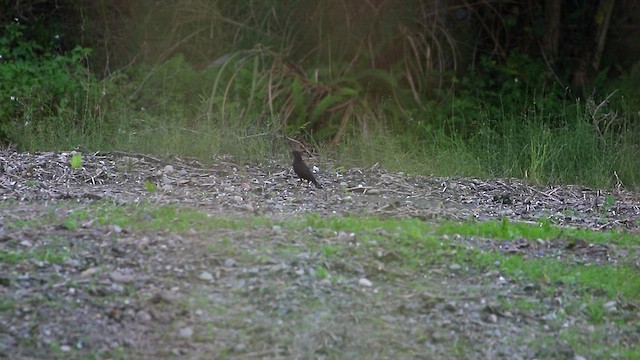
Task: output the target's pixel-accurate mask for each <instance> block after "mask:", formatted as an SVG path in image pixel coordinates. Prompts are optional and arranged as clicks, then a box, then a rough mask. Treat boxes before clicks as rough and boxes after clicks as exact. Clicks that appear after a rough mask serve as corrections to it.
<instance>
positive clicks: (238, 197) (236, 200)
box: [231, 195, 244, 204]
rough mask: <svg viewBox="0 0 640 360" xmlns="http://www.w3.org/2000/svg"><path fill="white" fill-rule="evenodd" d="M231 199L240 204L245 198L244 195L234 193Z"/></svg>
mask: <svg viewBox="0 0 640 360" xmlns="http://www.w3.org/2000/svg"><path fill="white" fill-rule="evenodd" d="M231 201H233V202H234V203H236V204H240V203H242V202H243V201H244V200H243V199H242V196H239V195H234V196H232V197H231Z"/></svg>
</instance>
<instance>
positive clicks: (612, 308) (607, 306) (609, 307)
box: [603, 300, 618, 313]
mask: <svg viewBox="0 0 640 360" xmlns="http://www.w3.org/2000/svg"><path fill="white" fill-rule="evenodd" d="M617 305H618V303H617V302H616V301H615V300H613V301H608V302H606V303H604V305H603V306H604V311H606V312H608V313H613V312H616V311H618V309H617Z"/></svg>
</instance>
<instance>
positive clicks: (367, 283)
mask: <svg viewBox="0 0 640 360" xmlns="http://www.w3.org/2000/svg"><path fill="white" fill-rule="evenodd" d="M358 284H360V285H361V286H366V287H371V286H373V283H372V282H371V281H370V280H369V279H366V278H360V280H358Z"/></svg>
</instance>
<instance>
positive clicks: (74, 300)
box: [0, 150, 640, 360]
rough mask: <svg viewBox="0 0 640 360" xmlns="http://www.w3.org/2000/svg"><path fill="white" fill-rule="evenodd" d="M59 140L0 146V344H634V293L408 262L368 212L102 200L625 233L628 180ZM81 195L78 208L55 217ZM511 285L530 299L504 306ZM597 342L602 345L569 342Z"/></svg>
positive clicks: (581, 251)
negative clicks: (308, 169) (474, 174)
mask: <svg viewBox="0 0 640 360" xmlns="http://www.w3.org/2000/svg"><path fill="white" fill-rule="evenodd" d="M73 154H74V153H73V152H70V153H36V154H28V153H18V152H14V151H11V150H3V151H0V198H1V199H2V203H1V205H0V219H1V221H0V255H2V258H1V260H2V261H0V296H1V297H2V299H3V300H2V302H1V303H0V310H1V312H0V357H6V358H16V359H22V358H25V359H29V358H55V357H58V358H136V359H137V358H189V359H192V358H193V359H210V358H238V359H250V358H260V359H264V358H273V359H275V358H304V359H307V358H308V359H333V358H335V359H355V358H361V359H374V358H380V359H397V358H417V359H457V358H466V359H486V358H491V359H499V358H502V359H550V358H554V359H576V360H578V359H592V358H593V359H596V358H624V355H623V354H624V352H621V351H622V350H624V349H629V348H633V347H634V346H636V347H637V346H638V345H637V344H638V342H639V340H640V336H639V335H638V333H639V331H640V328H639V326H638V323H640V311H639V310H638V303H637V302H633V301H628V300H621V299H616V298H613V299H604V300H606V301H604V304H603V311H604V312H605V313H606V314H607V316H605V320H604V321H601V322H598V323H596V324H594V323H593V322H592V321H589V319H588V317H587V315H586V313H587V311H582V312H581V311H575V310H572V309H570V308H569V307H572V306H578V307H579V306H580V303H581V299H580V298H579V297H580V296H582V295H577V294H576V293H575V292H574V290H573V289H572V288H571V287H570V286H568V285H566V284H553V287H551V286H548V284H532V283H522V282H521V281H518V280H517V279H510V278H508V277H505V276H503V274H500V273H499V272H497V271H486V272H478V271H474V270H473V269H470V268H469V267H468V266H467V265H465V264H458V263H455V262H450V263H438V264H435V265H433V264H427V263H425V265H424V266H418V268H416V269H414V270H412V271H408V270H407V267H406V266H403V264H402V263H401V259H402V257H401V256H400V255H399V254H397V253H396V252H394V249H393V248H390V247H389V246H385V245H384V244H383V243H380V244H378V243H376V241H377V240H372V239H374V238H375V239H381V238H382V239H385V238H389V239H391V240H393V239H395V238H394V237H395V236H396V234H395V233H393V232H385V231H383V230H381V229H370V230H368V231H365V232H342V231H340V232H332V231H324V230H326V229H314V228H308V229H306V230H305V231H303V232H300V231H294V230H291V229H289V228H287V227H282V226H279V225H272V226H271V225H269V226H267V225H258V226H245V227H243V228H241V229H230V228H220V229H213V230H198V227H196V228H194V229H191V230H189V229H187V230H185V231H171V232H169V231H167V230H164V229H158V230H153V229H146V230H138V229H136V228H126V227H125V228H122V227H120V226H117V225H114V224H112V223H109V222H108V221H103V220H104V219H103V218H102V217H101V216H102V215H101V214H100V213H99V209H100V208H101V206H107V205H108V206H111V207H113V206H115V207H118V206H122V207H123V208H128V209H131V208H132V207H135V206H140V207H144V206H145V204H147V205H146V206H148V204H152V205H153V206H155V205H158V206H159V205H165V204H173V205H179V206H180V207H186V208H190V209H195V210H198V211H201V212H204V213H206V214H208V215H209V216H210V217H211V218H212V219H217V218H226V219H228V218H234V219H238V220H243V219H244V220H246V221H247V224H249V223H250V222H251V219H255V218H256V217H261V218H267V219H273V221H274V223H275V222H282V221H285V220H287V219H290V218H292V217H294V216H295V215H297V214H318V216H319V217H320V218H323V217H328V216H342V215H356V216H359V215H375V216H378V217H382V218H416V219H420V220H422V221H425V222H429V223H438V222H440V221H443V220H480V221H483V220H499V219H503V218H507V219H509V220H510V221H519V222H531V223H537V222H538V221H540V220H541V219H549V220H550V221H551V222H552V223H554V224H556V225H559V226H563V227H571V228H588V229H594V230H622V229H624V230H625V231H628V232H630V233H637V232H638V230H639V228H640V221H638V219H639V216H640V197H639V196H638V194H637V193H634V192H631V191H627V190H624V188H623V186H622V184H620V185H621V186H618V187H617V188H616V189H613V190H612V191H602V190H598V189H588V188H585V187H582V186H554V187H536V186H532V185H530V184H527V183H526V182H523V181H521V180H516V179H498V180H482V179H473V178H444V177H435V176H429V177H424V176H407V175H405V174H402V173H389V172H385V171H384V170H383V169H380V168H379V167H378V166H373V167H371V168H367V169H357V168H352V169H343V168H342V167H338V166H337V165H336V164H334V163H331V162H321V163H318V162H317V159H311V160H307V163H308V164H309V165H319V166H320V168H321V170H320V171H319V172H318V174H317V177H318V179H319V181H320V183H321V184H322V185H323V187H324V188H323V189H315V188H314V187H312V186H308V185H307V184H300V183H299V181H298V180H297V178H296V177H295V175H294V174H293V171H292V170H291V167H290V164H288V163H285V162H283V161H270V162H266V163H263V164H249V165H242V164H236V163H234V162H233V159H231V158H224V157H220V158H216V159H215V161H214V162H213V165H209V166H205V165H203V164H201V163H199V162H197V161H195V160H190V159H180V158H170V159H158V158H154V157H151V156H146V155H139V154H125V153H95V154H83V156H82V160H83V163H82V166H81V167H79V168H75V169H72V168H71V167H70V165H69V164H70V159H71V156H72V155H73ZM151 188H153V189H155V190H153V191H150V189H151ZM80 211H81V212H83V213H84V214H86V215H85V216H83V218H81V219H77V223H76V222H72V223H69V221H70V220H69V214H70V213H72V212H75V213H78V212H80ZM153 216H154V215H148V216H147V215H145V214H142V216H141V217H140V218H139V219H140V221H147V220H148V221H152V220H153V219H152V217H153ZM146 217H149V219H147V218H146ZM74 221H75V220H74ZM391 240H390V241H391ZM443 240H446V241H447V242H448V243H449V242H450V243H451V244H452V246H451V247H452V249H451V251H453V252H455V251H463V250H464V249H468V248H475V249H483V250H487V251H500V252H502V253H505V254H519V255H521V256H523V257H525V258H540V257H549V258H552V259H559V260H567V259H568V260H570V261H575V262H578V263H580V264H592V265H593V266H599V265H602V264H616V263H619V262H623V263H628V264H631V265H633V266H635V268H636V269H639V270H640V262H639V261H638V253H639V252H638V246H635V247H633V246H630V247H616V246H614V245H602V244H600V245H598V244H588V243H585V242H583V241H581V240H579V239H578V240H575V239H574V240H571V239H558V241H545V240H540V241H538V242H537V243H532V242H529V241H526V240H522V239H521V240H515V241H512V242H508V243H505V242H504V241H501V240H499V239H478V238H473V237H462V236H455V235H452V236H445V237H444V238H443ZM363 244H364V245H366V246H364V245H363ZM323 246H324V247H329V248H333V247H336V248H338V247H339V248H340V249H341V253H340V256H339V257H338V256H333V257H327V256H323V253H322V250H321V249H322V248H323ZM447 251H449V250H447ZM16 254H28V256H22V257H20V256H18V255H16ZM320 269H324V271H327V272H328V273H329V274H331V277H327V276H325V274H322V273H319V272H321V270H320ZM551 288H552V289H554V290H553V292H549V291H548V290H549V289H551ZM594 296H597V294H594ZM523 301H530V302H531V303H533V304H536V305H535V306H533V307H532V309H531V310H530V311H525V310H522V309H521V308H517V309H519V310H517V311H515V310H513V308H511V307H508V306H505V303H509V302H523ZM568 334H569V335H568ZM594 341H597V342H601V343H602V344H603V347H602V348H593V347H588V348H587V347H583V346H584V345H585V344H590V343H592V342H594ZM634 344H635V345H634Z"/></svg>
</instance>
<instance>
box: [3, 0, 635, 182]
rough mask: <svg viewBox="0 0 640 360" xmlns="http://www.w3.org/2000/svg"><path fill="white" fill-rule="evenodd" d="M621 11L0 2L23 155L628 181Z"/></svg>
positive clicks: (622, 2)
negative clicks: (327, 160) (271, 160)
mask: <svg viewBox="0 0 640 360" xmlns="http://www.w3.org/2000/svg"><path fill="white" fill-rule="evenodd" d="M638 38H640V4H639V3H638V2H636V1H632V0H618V1H615V0H601V1H598V2H594V1H583V0H559V1H553V0H545V1H508V0H479V1H473V2H472V1H467V0H430V1H427V0H414V1H396V0H366V1H365V0H358V1H347V0H313V1H311V0H284V1H275V0H259V1H257V0H256V1H252V0H244V1H228V0H219V1H209V0H180V1H169V0H138V1H124V0H114V1H106V0H98V1H95V0H58V1H55V2H52V1H40V0H26V1H19V2H16V1H10V0H1V1H0V94H2V96H1V97H0V139H1V140H2V141H3V142H4V143H6V144H15V145H16V146H17V147H18V149H19V150H24V151H36V150H59V149H70V148H80V149H87V150H110V149H120V150H129V151H138V152H147V153H155V154H167V155H168V154H176V155H189V156H196V157H199V158H202V159H210V158H211V155H212V154H215V153H230V154H233V155H235V156H237V157H239V158H241V159H253V160H258V159H261V158H266V157H272V156H274V155H277V156H280V157H282V158H284V157H288V155H287V146H288V142H287V137H290V138H296V139H299V140H303V141H305V142H307V143H309V144H310V145H312V146H313V147H314V148H316V149H318V150H319V151H320V152H323V153H325V154H327V155H330V156H332V157H334V158H336V159H338V160H340V161H342V162H343V163H353V164H365V163H366V164H373V163H376V162H379V163H381V164H382V165H383V166H385V167H387V168H389V169H392V170H403V171H405V172H410V173H437V174H440V175H457V176H458V175H459V176H480V177H519V178H528V179H530V180H531V181H534V182H537V183H542V184H543V183H582V184H585V185H590V186H603V187H607V186H616V185H617V186H620V185H624V186H627V187H637V186H638V185H639V184H640V88H639V87H638V84H640V42H638V41H637V39H638Z"/></svg>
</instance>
